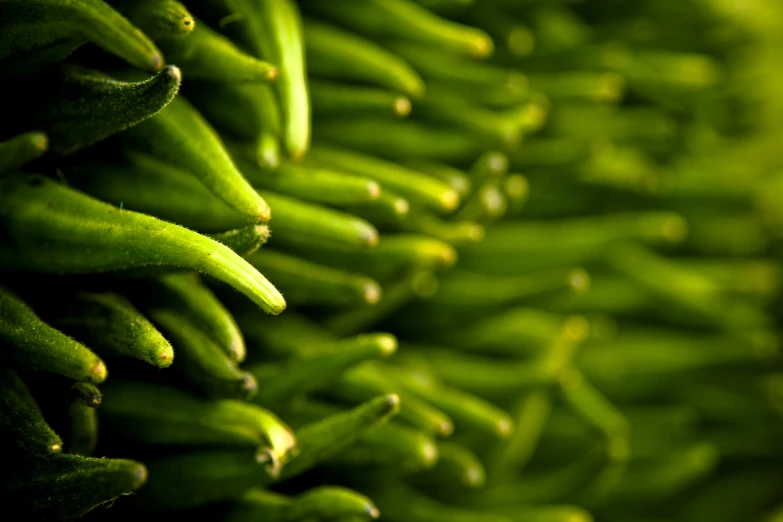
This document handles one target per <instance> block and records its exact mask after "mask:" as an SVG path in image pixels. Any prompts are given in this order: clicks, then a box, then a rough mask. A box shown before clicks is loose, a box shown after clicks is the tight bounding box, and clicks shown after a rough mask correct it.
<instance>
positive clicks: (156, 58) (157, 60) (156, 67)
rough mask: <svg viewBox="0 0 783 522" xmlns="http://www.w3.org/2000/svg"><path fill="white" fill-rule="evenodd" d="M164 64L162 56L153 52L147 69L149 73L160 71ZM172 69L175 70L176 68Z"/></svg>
mask: <svg viewBox="0 0 783 522" xmlns="http://www.w3.org/2000/svg"><path fill="white" fill-rule="evenodd" d="M165 63H166V62H164V61H163V55H161V54H160V53H159V52H157V51H155V52H153V53H152V54H151V55H150V57H149V68H150V70H151V71H155V72H157V71H160V70H161V69H162V68H163V65H164V64H165ZM174 68H175V69H177V68H176V67H174ZM177 71H179V69H177Z"/></svg>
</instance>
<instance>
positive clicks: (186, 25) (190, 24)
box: [181, 13, 196, 35]
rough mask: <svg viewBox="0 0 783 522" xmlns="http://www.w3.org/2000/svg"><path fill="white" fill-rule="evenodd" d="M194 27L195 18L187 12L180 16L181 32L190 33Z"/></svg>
mask: <svg viewBox="0 0 783 522" xmlns="http://www.w3.org/2000/svg"><path fill="white" fill-rule="evenodd" d="M195 28H196V20H195V19H194V18H193V17H192V16H191V15H190V14H189V13H188V14H185V15H184V16H183V17H182V27H181V29H182V34H183V35H186V34H190V33H192V32H193V29H195Z"/></svg>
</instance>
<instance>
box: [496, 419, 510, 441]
mask: <svg viewBox="0 0 783 522" xmlns="http://www.w3.org/2000/svg"><path fill="white" fill-rule="evenodd" d="M513 431H514V423H513V422H511V419H506V418H502V419H498V421H497V422H496V423H495V433H497V435H498V437H501V438H504V439H505V438H508V437H509V436H510V435H511V433H512V432H513Z"/></svg>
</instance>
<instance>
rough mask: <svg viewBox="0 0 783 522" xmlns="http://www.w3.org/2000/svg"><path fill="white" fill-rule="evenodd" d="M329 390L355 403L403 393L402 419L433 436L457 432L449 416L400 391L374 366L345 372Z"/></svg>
mask: <svg viewBox="0 0 783 522" xmlns="http://www.w3.org/2000/svg"><path fill="white" fill-rule="evenodd" d="M329 391H330V392H332V393H335V394H336V395H338V396H339V397H342V398H345V399H348V400H353V401H357V400H358V401H363V400H368V398H369V397H373V396H374V395H377V394H378V393H391V392H394V393H397V394H401V395H400V397H401V399H402V406H401V408H400V412H399V416H400V420H403V421H405V422H407V423H408V424H411V425H412V426H415V427H416V428H418V429H420V430H422V431H424V432H425V433H427V434H429V435H439V436H448V435H451V433H452V432H453V431H454V424H453V422H452V420H451V419H450V418H449V417H448V416H447V415H446V414H445V413H443V412H442V411H440V410H438V409H436V408H434V407H432V406H430V405H429V404H428V403H427V402H425V401H423V400H421V399H419V398H418V397H417V396H416V395H414V394H411V393H407V392H406V391H404V390H403V391H400V387H399V386H397V385H396V384H395V383H394V382H393V381H392V380H391V379H389V378H388V377H387V376H386V375H384V374H383V373H382V372H380V371H379V370H378V368H377V367H374V366H368V365H362V366H359V367H357V368H354V369H352V370H349V371H347V372H345V373H344V374H343V376H342V378H341V380H340V382H339V383H338V384H337V385H336V386H335V387H334V388H333V389H330V390H329Z"/></svg>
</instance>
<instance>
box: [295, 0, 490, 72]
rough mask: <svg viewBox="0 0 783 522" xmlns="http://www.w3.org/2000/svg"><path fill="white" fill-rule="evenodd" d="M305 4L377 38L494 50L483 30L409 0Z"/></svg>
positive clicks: (479, 53) (480, 52) (478, 52)
mask: <svg viewBox="0 0 783 522" xmlns="http://www.w3.org/2000/svg"><path fill="white" fill-rule="evenodd" d="M304 6H305V10H306V11H310V10H312V11H315V12H317V13H318V14H320V15H323V16H325V17H328V18H331V19H335V20H337V21H339V22H340V23H342V24H343V25H345V26H348V27H351V28H352V29H355V30H357V31H360V32H362V33H365V34H370V35H372V36H373V37H376V38H377V37H379V36H380V37H382V38H392V39H402V40H409V41H414V42H417V43H419V44H425V45H426V44H430V45H433V46H437V47H442V48H444V49H449V50H452V51H455V52H459V53H464V54H467V55H472V56H475V57H478V58H484V57H487V56H489V55H490V54H492V51H493V44H492V39H491V38H490V37H489V36H488V35H487V34H486V33H484V31H481V30H480V29H476V28H474V27H468V26H465V25H460V24H457V23H454V22H451V21H449V20H446V19H444V18H440V17H439V16H437V15H434V14H433V13H431V12H429V11H427V10H426V9H425V8H423V7H420V6H418V5H416V4H415V3H413V2H409V1H407V0H391V1H381V0H370V1H367V2H364V1H357V0H339V1H337V2H333V5H330V6H329V7H326V6H325V5H323V4H322V3H320V2H317V1H315V2H313V1H309V2H305V4H304Z"/></svg>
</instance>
